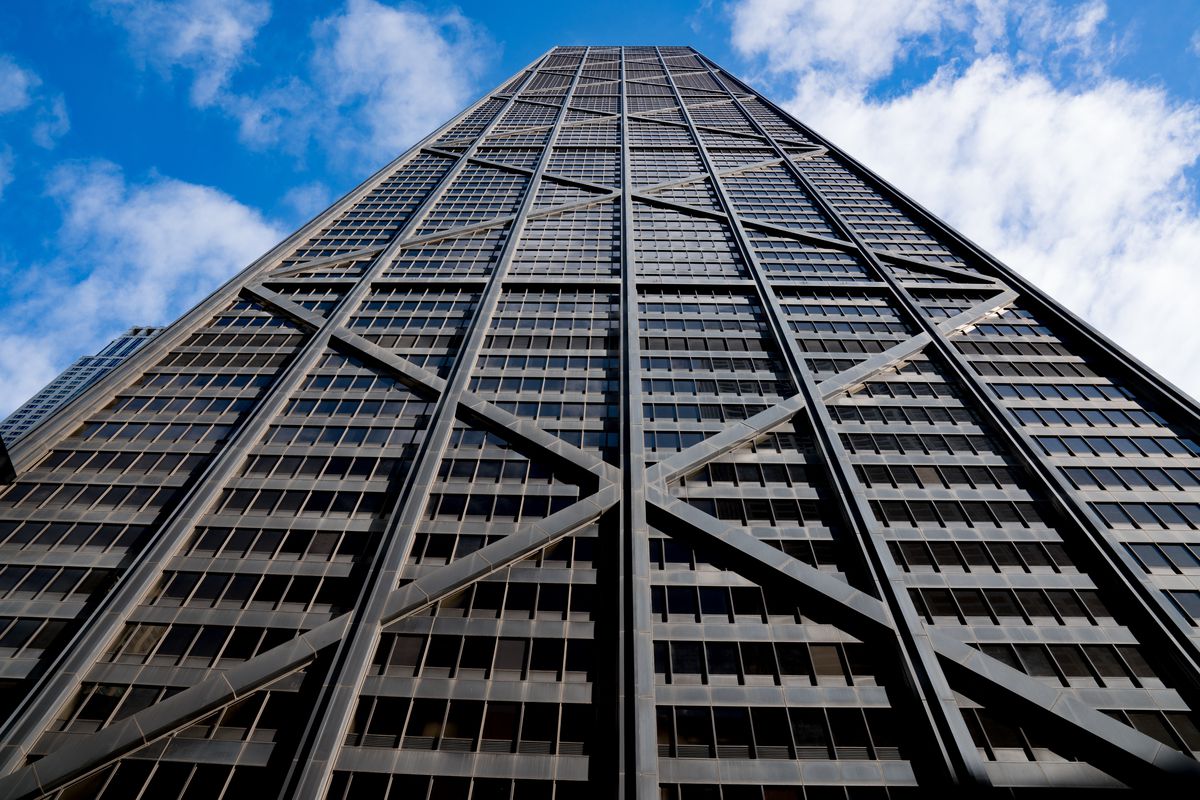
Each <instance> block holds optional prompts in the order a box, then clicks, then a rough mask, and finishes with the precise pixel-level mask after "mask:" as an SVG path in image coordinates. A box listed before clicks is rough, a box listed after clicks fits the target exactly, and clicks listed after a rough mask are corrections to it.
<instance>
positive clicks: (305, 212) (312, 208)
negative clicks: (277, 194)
mask: <svg viewBox="0 0 1200 800" xmlns="http://www.w3.org/2000/svg"><path fill="white" fill-rule="evenodd" d="M332 202H333V198H332V197H330V194H329V187H328V186H326V185H325V184H323V183H321V182H320V181H313V182H312V183H305V184H301V185H300V186H294V187H292V188H291V189H289V190H288V191H287V193H286V194H284V196H283V203H284V205H286V206H287V207H289V208H290V209H291V210H292V211H293V212H294V213H295V215H296V225H295V227H297V228H298V227H300V225H301V224H303V222H304V221H306V220H308V219H310V218H312V217H315V216H316V215H317V213H318V212H320V211H324V210H325V209H326V208H328V207H329V204H330V203H332Z"/></svg>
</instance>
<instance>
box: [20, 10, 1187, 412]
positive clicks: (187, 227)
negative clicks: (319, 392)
mask: <svg viewBox="0 0 1200 800" xmlns="http://www.w3.org/2000/svg"><path fill="white" fill-rule="evenodd" d="M551 11H552V12H553V13H550V12H551ZM0 17H2V18H3V22H4V24H3V25H0V212H2V213H0V281H2V284H0V285H3V287H4V289H3V290H2V291H0V311H2V312H3V313H2V314H0V375H2V376H3V380H0V413H6V412H7V411H9V410H11V409H12V408H14V407H15V406H17V405H18V404H19V403H20V402H21V401H23V400H24V399H26V398H27V397H28V396H30V395H32V394H33V393H34V392H35V391H37V389H38V388H40V387H41V386H42V385H43V384H44V383H45V382H46V381H47V380H49V379H50V378H52V377H53V376H54V375H55V374H57V372H58V371H59V370H61V369H62V368H63V367H64V366H66V365H67V364H69V363H70V362H72V361H73V360H74V359H75V358H76V357H77V356H79V355H80V354H82V353H86V352H91V351H93V350H94V349H95V348H96V347H98V346H100V345H101V344H103V342H104V341H107V340H108V339H109V338H111V337H112V336H113V335H114V334H116V333H118V332H119V331H120V330H121V329H123V328H127V327H129V326H130V325H135V324H147V325H152V324H162V323H165V322H169V321H170V320H172V319H173V318H174V317H175V316H176V315H177V314H178V313H180V312H181V311H182V310H184V309H186V308H188V307H190V306H191V305H193V304H194V303H195V302H196V301H197V300H198V299H199V298H200V297H202V296H203V295H204V294H206V293H207V292H208V291H211V290H212V289H214V288H215V287H216V286H217V285H218V284H219V283H221V282H222V281H223V280H224V279H225V278H226V277H228V276H229V275H231V274H233V273H234V272H235V271H236V270H238V269H240V268H241V267H242V266H244V265H245V264H246V263H248V262H249V261H251V260H252V259H253V258H255V257H256V256H258V255H260V254H261V253H262V252H264V251H265V250H266V249H268V248H269V247H270V246H271V245H272V244H273V243H275V242H276V241H278V240H279V239H281V238H283V236H285V235H286V234H287V233H288V232H290V231H291V230H293V229H295V228H296V227H298V226H299V225H300V224H301V223H302V222H303V221H305V220H306V219H308V218H309V217H310V216H312V215H313V214H315V213H317V212H318V211H320V210H321V209H323V208H324V207H325V206H326V205H327V204H328V203H330V202H332V201H333V200H334V199H335V198H336V197H338V196H339V195H340V194H342V193H343V192H345V191H346V190H348V189H349V188H351V187H352V186H354V185H356V184H357V183H358V182H359V181H360V180H362V179H363V178H364V177H365V176H366V175H367V174H369V173H370V172H372V171H374V169H376V168H377V167H378V166H380V165H381V164H383V163H385V162H386V161H388V160H389V159H390V158H392V157H393V156H395V155H396V154H398V153H399V152H401V151H402V150H403V149H404V148H406V147H407V146H408V145H409V144H411V143H413V142H414V141H416V140H417V139H418V138H419V137H420V136H422V135H423V134H425V133H426V132H428V131H429V130H432V129H433V128H434V127H435V126H437V125H438V124H440V123H441V122H442V121H444V120H445V119H446V118H448V117H449V116H450V115H452V114H453V113H454V112H455V111H456V110H458V109H459V108H461V107H463V106H464V105H466V103H467V102H469V101H470V100H472V99H474V98H475V97H476V96H478V95H479V94H480V93H482V92H483V91H484V90H485V89H486V88H487V87H489V86H492V85H494V84H495V83H497V82H498V81H499V80H500V79H501V78H502V77H503V76H505V75H508V74H511V73H512V72H514V71H516V70H517V69H519V68H520V67H521V66H523V65H524V64H526V63H528V62H530V61H531V60H533V59H534V58H536V57H537V56H538V55H539V54H541V53H542V52H544V51H545V50H547V49H548V48H550V47H551V46H553V45H555V44H579V43H582V44H603V43H627V44H636V43H641V42H653V43H659V44H661V43H666V42H676V43H681V44H683V43H687V44H692V45H694V46H695V47H697V48H698V49H699V50H701V51H702V52H704V53H705V54H706V55H708V56H710V57H712V58H714V59H715V60H717V61H718V62H719V63H722V64H723V65H725V66H726V67H728V68H729V69H731V70H732V71H733V72H735V73H736V74H739V75H741V76H742V77H744V78H745V79H747V80H748V81H749V82H751V83H752V84H753V85H755V86H756V87H758V88H759V89H761V90H762V91H763V92H764V93H765V94H766V95H767V96H769V97H772V98H774V99H776V100H777V101H779V102H781V103H782V104H784V105H786V106H787V107H788V109H789V110H790V111H792V112H793V113H794V114H796V115H797V116H798V117H799V118H800V119H802V120H804V121H805V122H806V123H808V124H809V125H811V126H812V127H813V128H815V129H816V130H817V131H819V132H821V133H823V134H825V135H827V136H829V137H830V138H831V139H833V141H835V142H837V143H839V144H841V145H842V146H844V147H845V148H846V149H847V150H848V151H849V152H850V153H852V154H853V155H855V156H856V157H858V158H860V159H861V160H863V161H864V162H865V163H866V164H867V165H868V166H870V167H872V168H873V169H875V170H876V171H878V172H879V173H880V174H881V175H883V176H884V177H885V178H887V179H889V180H891V181H893V182H894V183H895V184H896V185H897V186H899V187H900V188H901V189H902V190H903V191H905V192H908V193H909V194H911V195H912V196H913V197H914V198H915V199H917V200H918V201H919V202H921V203H923V204H925V205H926V206H928V207H929V208H931V209H932V210H933V211H934V212H935V213H937V214H939V215H941V216H943V217H944V218H946V219H947V220H948V221H949V222H950V223H952V224H953V225H955V226H956V227H958V228H959V229H960V230H962V231H963V232H964V233H965V234H967V235H968V236H971V237H972V238H973V239H975V240H976V241H977V242H978V243H979V244H981V245H982V246H983V247H985V248H986V249H988V250H990V251H991V252H993V253H994V254H996V255H997V256H999V257H1000V258H1001V259H1003V260H1004V261H1006V262H1007V263H1009V264H1010V265H1011V266H1013V267H1015V268H1016V269H1018V270H1020V271H1021V272H1022V273H1024V274H1025V275H1027V276H1028V277H1030V278H1031V279H1033V280H1034V281H1035V282H1036V283H1038V284H1039V285H1040V286H1042V287H1043V288H1045V289H1046V290H1047V291H1048V292H1050V293H1051V294H1052V295H1053V296H1055V297H1056V298H1058V299H1059V300H1061V301H1063V302H1064V303H1065V304H1066V305H1068V306H1069V307H1070V308H1071V309H1073V310H1075V311H1076V312H1078V313H1080V314H1081V315H1083V316H1084V317H1085V318H1087V319H1088V320H1089V321H1091V322H1093V323H1094V324H1095V325H1096V326H1097V327H1098V328H1099V329H1100V330H1101V331H1103V332H1104V333H1106V334H1108V335H1110V336H1111V337H1112V338H1113V339H1114V340H1115V341H1116V342H1117V343H1118V344H1120V345H1122V346H1123V347H1125V348H1126V349H1128V350H1130V351H1131V352H1133V353H1134V354H1135V355H1137V356H1138V357H1140V358H1141V359H1143V360H1144V361H1146V362H1147V363H1149V364H1150V365H1151V366H1152V367H1154V368H1155V369H1157V370H1159V371H1160V372H1162V373H1163V374H1164V375H1165V376H1166V377H1167V378H1168V379H1169V380H1172V381H1174V382H1175V383H1177V384H1179V385H1180V386H1182V387H1183V388H1184V389H1186V390H1187V391H1189V392H1190V393H1192V394H1193V395H1195V394H1198V393H1200V366H1198V364H1200V359H1198V358H1197V356H1200V326H1196V325H1194V323H1193V319H1192V318H1193V316H1194V311H1193V309H1194V308H1195V307H1196V306H1197V302H1198V301H1200V280H1196V278H1195V271H1196V266H1195V259H1196V253H1198V252H1200V197H1198V191H1197V157H1198V156H1200V105H1198V98H1200V7H1197V6H1196V5H1195V4H1193V3H1189V2H1185V1H1183V0H1180V1H1179V2H1146V3H1137V4H1133V3H1113V4H1108V5H1106V4H1104V3H1102V2H1084V3H1053V2H1046V1H1044V0H1000V1H999V2H982V0H976V1H974V2H972V0H915V1H914V2H908V3H893V4H882V3H875V2H867V1H866V0H864V2H860V3H855V2H846V0H836V1H831V2H818V1H817V0H809V1H807V2H803V1H801V0H791V1H788V0H741V1H740V2H732V3H726V4H722V3H699V4H697V3H688V2H676V3H657V4H654V5H653V6H652V7H645V4H638V3H609V4H603V5H601V6H588V5H584V4H559V3H555V4H550V3H524V4H489V3H462V4H458V5H446V4H436V3H407V4H396V3H381V2H376V1H375V0H348V1H347V2H316V1H315V0H291V2H288V3H286V4H283V3H278V2H277V3H275V4H272V3H270V2H269V1H268V0H182V1H181V2H155V1H152V0H96V1H95V2H92V3H90V4H79V3H69V2H66V0H47V2H43V3H36V4H16V5H12V6H9V7H8V8H6V9H5V10H4V11H0Z"/></svg>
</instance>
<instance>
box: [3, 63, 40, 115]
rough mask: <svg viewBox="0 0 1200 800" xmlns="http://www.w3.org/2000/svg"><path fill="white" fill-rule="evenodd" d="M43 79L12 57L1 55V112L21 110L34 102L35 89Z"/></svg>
mask: <svg viewBox="0 0 1200 800" xmlns="http://www.w3.org/2000/svg"><path fill="white" fill-rule="evenodd" d="M40 84H41V80H40V79H39V78H38V76H37V75H36V74H34V73H33V72H32V71H30V70H27V69H23V68H22V67H20V66H18V65H17V62H15V61H13V60H12V58H11V57H9V56H6V55H0V114H7V113H8V112H10V111H20V110H21V109H23V108H25V107H27V106H28V105H29V104H30V103H32V102H33V91H34V89H36V88H37V87H38V86H39V85H40Z"/></svg>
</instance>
